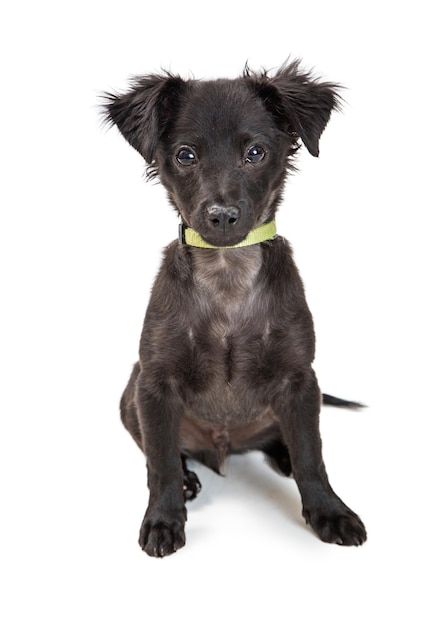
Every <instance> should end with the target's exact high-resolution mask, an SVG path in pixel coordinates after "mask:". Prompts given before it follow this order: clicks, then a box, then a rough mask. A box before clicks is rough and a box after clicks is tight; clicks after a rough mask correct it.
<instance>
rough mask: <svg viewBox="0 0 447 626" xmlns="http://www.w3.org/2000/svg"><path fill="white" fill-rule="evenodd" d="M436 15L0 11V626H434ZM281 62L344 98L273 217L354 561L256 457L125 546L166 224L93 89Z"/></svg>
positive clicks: (169, 233) (441, 89) (158, 201)
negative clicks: (331, 85) (306, 335)
mask: <svg viewBox="0 0 447 626" xmlns="http://www.w3.org/2000/svg"><path fill="white" fill-rule="evenodd" d="M441 11H443V9H442V3H441V2H435V1H433V2H431V1H430V0H426V1H425V2H413V1H411V0H410V1H406V2H404V1H401V2H399V1H395V2H392V1H390V0H387V1H385V2H380V1H376V2H374V3H361V2H354V1H352V2H348V1H343V0H339V1H337V2H330V1H328V2H322V1H313V2H310V1H308V0H307V1H306V2H301V1H299V0H294V1H293V2H292V1H290V2H284V1H281V0H277V1H276V2H272V3H266V2H264V3H260V2H259V3H254V2H241V1H238V2H232V1H228V0H225V1H224V2H222V3H211V2H164V3H160V2H150V1H146V2H137V1H134V0H126V2H124V1H123V0H121V2H115V1H114V0H109V1H108V2H95V1H94V0H92V1H91V2H80V3H77V4H76V3H72V4H71V3H70V4H68V3H64V2H55V1H54V2H51V1H49V0H47V1H45V0H42V1H41V2H26V1H25V2H15V3H9V4H8V8H6V9H5V8H3V9H2V16H1V31H2V33H1V38H0V42H1V43H0V45H1V47H2V50H1V59H2V62H1V65H2V71H1V80H0V89H1V100H0V102H1V142H0V146H1V153H2V167H1V181H2V182H1V190H0V193H1V229H0V237H1V241H0V254H1V272H2V275H1V296H2V305H1V315H2V322H1V327H0V333H1V353H0V354H1V367H2V371H1V386H2V407H1V409H2V410H1V431H2V432H1V443H0V445H1V468H0V476H1V499H0V506H1V516H0V523H1V533H0V541H1V546H0V550H1V552H0V567H1V574H2V577H4V580H3V581H2V583H1V589H2V600H1V603H0V619H1V622H2V623H3V624H5V625H7V626H13V625H16V624H20V625H22V624H45V625H48V626H49V625H53V624H57V625H61V624H63V625H64V626H66V625H71V624H73V625H76V626H78V625H80V624H83V625H84V624H85V625H88V626H90V625H95V626H96V625H98V624H126V625H131V626H133V625H138V624H149V623H150V624H157V625H158V624H174V623H181V624H185V625H189V624H198V625H208V624H210V623H212V624H218V625H220V624H223V623H226V624H227V623H234V624H245V623H247V624H248V623H250V624H251V623H253V624H255V623H257V624H272V623H306V622H307V623H312V624H316V625H320V624H321V625H323V624H328V623H330V624H343V625H345V626H349V625H351V624H367V625H369V624H374V625H376V624H384V625H388V624H393V625H394V624H406V623H408V621H409V620H410V619H411V620H412V623H413V622H414V623H420V624H422V623H423V624H430V626H436V625H438V624H445V620H446V612H445V606H444V605H445V600H444V599H443V598H445V578H444V579H443V577H444V569H445V568H444V566H445V559H446V556H447V555H446V550H445V542H446V533H445V519H446V510H445V463H444V459H445V452H444V449H445V442H444V439H445V436H444V432H445V418H446V405H445V354H446V345H445V344H446V337H445V317H446V310H445V288H444V285H445V278H444V275H445V267H446V258H445V226H444V223H445V222H444V220H443V214H444V213H445V209H446V199H445V166H446V159H445V146H446V132H445V131H446V125H445V118H446V114H445V106H446V104H445V103H446V100H445V61H446V49H445V45H444V42H445V26H444V23H445V18H444V17H441ZM289 55H290V56H291V58H294V57H302V58H303V60H304V66H305V67H306V68H308V69H310V68H312V67H314V68H315V71H316V73H317V74H319V75H321V76H323V77H324V78H325V79H328V80H333V81H337V82H340V83H342V84H343V85H345V86H346V87H347V89H346V90H345V92H344V97H345V100H346V105H345V107H344V112H343V113H342V114H336V115H334V116H333V117H332V120H331V122H330V124H329V126H328V128H327V130H326V131H325V134H324V136H323V138H322V141H321V156H320V158H319V159H313V158H312V157H310V156H309V155H307V154H306V153H305V151H304V150H303V151H302V153H301V155H300V173H299V174H296V175H294V176H293V177H292V178H291V179H290V180H289V185H288V191H287V194H286V197H285V199H284V204H283V206H282V209H281V211H280V214H279V216H278V226H279V231H280V233H281V234H284V235H286V236H287V237H288V238H289V240H290V241H291V242H292V244H293V247H294V250H295V258H296V261H297V264H298V266H299V268H300V271H301V274H302V276H303V279H304V282H305V285H306V288H307V294H308V300H309V304H310V306H311V308H312V310H313V313H314V318H315V324H316V331H317V338H318V357H317V362H316V369H317V373H318V375H319V378H320V383H321V386H322V388H323V390H325V391H327V392H328V393H333V394H338V395H342V396H345V397H350V398H354V399H359V400H361V401H363V402H365V403H366V404H368V405H369V407H370V408H369V409H367V410H365V411H363V412H361V413H355V414H350V413H349V412H344V411H337V410H335V409H324V410H323V413H322V419H321V428H322V435H323V441H324V452H325V459H326V465H327V468H328V472H329V476H330V478H331V482H332V484H333V486H334V488H335V489H336V490H337V491H338V493H339V494H340V495H341V497H342V498H343V499H344V500H345V501H346V502H347V503H348V504H349V505H350V506H352V508H354V509H355V510H356V511H357V512H358V513H359V514H360V515H361V516H362V517H363V519H364V521H365V523H366V525H367V528H368V532H369V539H368V542H367V543H366V544H365V545H364V546H363V547H361V548H341V547H338V546H331V545H326V544H323V543H321V542H320V541H319V540H318V539H317V538H316V537H315V536H314V535H313V533H312V532H311V531H309V530H308V529H307V528H306V527H305V525H304V524H303V521H302V518H301V515H300V502H299V496H298V493H297V490H296V487H295V485H294V484H293V482H292V481H291V480H287V479H285V478H281V477H279V476H277V475H276V474H274V473H273V472H272V471H271V470H270V468H269V467H267V466H266V464H265V463H264V460H263V459H262V457H261V456H260V455H256V454H253V455H249V456H246V457H243V458H238V459H234V460H231V461H230V463H229V464H228V467H227V476H226V478H220V477H218V476H214V475H211V473H210V472H208V471H207V470H206V469H204V468H200V467H199V468H198V470H197V471H198V473H199V475H200V478H201V480H202V482H203V492H202V494H201V495H200V497H199V498H198V499H197V500H196V501H195V502H194V503H192V504H191V505H190V506H189V520H188V525H187V545H186V547H185V548H184V549H183V550H181V551H180V552H179V553H177V554H176V555H174V556H172V557H169V558H167V559H163V560H155V559H150V558H149V557H147V556H146V555H145V554H143V553H142V552H141V551H140V549H139V547H138V544H137V537H138V530H139V525H140V521H141V519H142V516H143V513H144V510H145V506H146V500H147V493H146V486H145V482H146V478H145V468H144V459H143V458H142V455H141V454H140V452H139V451H138V449H137V448H136V447H135V445H134V444H133V442H132V441H131V439H130V437H129V436H128V435H127V433H126V432H125V431H124V429H123V428H122V427H121V425H120V423H119V418H118V410H117V405H118V401H119V396H120V394H121V391H122V389H123V387H124V385H125V383H126V382H127V377H128V375H129V372H130V368H131V365H132V363H133V361H134V360H135V358H136V356H137V347H138V339H139V334H140V329H141V324H142V319H143V315H144V311H145V307H146V303H147V300H148V296H149V291H150V286H151V283H152V280H153V277H154V274H155V272H156V271H157V268H158V264H159V260H160V254H161V250H162V248H163V247H164V246H165V245H166V244H167V243H168V242H169V241H170V240H171V239H173V238H174V237H175V233H176V227H177V218H176V216H175V214H174V212H173V211H172V210H171V209H170V208H169V207H168V205H167V202H166V199H165V195H164V192H163V190H162V188H161V187H160V186H157V185H155V186H154V185H151V184H147V183H145V182H144V177H143V171H144V166H143V162H142V160H141V157H140V156H139V155H138V154H137V153H136V152H134V151H133V150H132V149H131V148H130V147H129V146H128V145H127V144H126V143H125V141H124V140H123V139H122V138H121V137H120V136H119V134H118V132H117V131H115V130H111V131H108V132H105V130H104V129H103V128H101V125H100V120H99V116H98V109H97V106H98V94H99V93H100V92H101V91H102V90H107V89H114V88H118V89H120V88H124V87H125V85H126V80H127V78H128V77H129V76H130V75H133V74H138V73H150V72H153V71H158V70H159V69H160V68H161V67H164V68H167V69H170V70H172V71H173V72H176V73H177V72H178V73H180V74H182V75H184V76H191V75H194V76H195V77H197V78H200V77H216V76H230V77H234V76H237V75H238V74H239V73H240V72H241V71H242V69H243V66H244V64H245V62H246V61H247V60H248V62H249V64H250V65H251V66H252V67H253V68H255V69H257V68H259V67H261V66H264V67H267V68H271V67H277V66H278V65H280V64H281V63H282V62H283V61H284V60H285V59H286V58H287V57H288V56H289Z"/></svg>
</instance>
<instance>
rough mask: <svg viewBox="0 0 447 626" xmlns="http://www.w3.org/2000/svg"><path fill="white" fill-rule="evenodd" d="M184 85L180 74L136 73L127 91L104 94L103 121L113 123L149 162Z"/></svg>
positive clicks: (149, 162)
mask: <svg viewBox="0 0 447 626" xmlns="http://www.w3.org/2000/svg"><path fill="white" fill-rule="evenodd" d="M185 85H186V83H185V81H184V80H182V79H181V78H180V77H178V76H173V75H171V74H168V73H166V74H164V75H157V74H154V75H151V76H141V77H138V78H136V79H134V80H133V82H132V88H131V89H130V91H128V92H127V93H124V94H116V93H115V94H114V93H105V94H104V98H105V100H106V101H105V103H104V105H103V115H104V119H105V121H106V123H107V124H110V125H113V124H116V125H117V126H118V128H119V130H120V131H121V134H122V135H123V137H124V138H125V139H127V141H128V142H129V143H130V145H131V146H132V147H133V148H135V150H138V152H139V153H140V154H141V155H142V156H143V157H144V159H145V160H146V162H147V163H148V164H149V165H150V164H151V163H152V161H153V158H154V153H155V148H156V146H157V142H158V140H159V138H160V136H161V134H162V133H163V131H164V129H165V127H166V125H167V123H168V121H169V119H172V115H173V114H174V112H175V109H176V104H177V102H178V99H179V95H180V94H181V93H182V92H183V90H184V89H185Z"/></svg>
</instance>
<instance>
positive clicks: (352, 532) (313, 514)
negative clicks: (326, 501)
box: [303, 508, 367, 546]
mask: <svg viewBox="0 0 447 626" xmlns="http://www.w3.org/2000/svg"><path fill="white" fill-rule="evenodd" d="M303 515H304V519H305V520H306V523H307V524H309V525H310V526H311V527H312V528H313V530H314V531H315V533H316V534H317V535H318V537H319V538H320V539H321V540H322V541H325V542H326V543H336V544H338V545H340V546H360V545H362V543H364V542H365V541H366V538H367V535H366V529H365V526H364V525H363V522H362V520H361V519H360V518H359V516H358V515H356V514H355V513H354V512H353V511H351V510H350V509H348V508H346V510H344V511H337V512H325V511H316V510H314V511H311V510H304V511H303Z"/></svg>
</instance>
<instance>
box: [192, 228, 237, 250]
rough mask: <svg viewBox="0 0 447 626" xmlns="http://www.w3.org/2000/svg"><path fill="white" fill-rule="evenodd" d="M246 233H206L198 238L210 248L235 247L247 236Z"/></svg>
mask: <svg viewBox="0 0 447 626" xmlns="http://www.w3.org/2000/svg"><path fill="white" fill-rule="evenodd" d="M248 232H249V231H247V232H245V231H244V232H238V233H236V232H228V233H217V232H212V231H211V232H210V231H208V232H206V233H200V236H201V237H202V239H203V240H204V241H206V243H207V244H209V245H211V246H216V247H217V248H226V247H228V246H236V245H237V244H238V243H241V241H243V240H244V239H245V238H246V237H247V235H248Z"/></svg>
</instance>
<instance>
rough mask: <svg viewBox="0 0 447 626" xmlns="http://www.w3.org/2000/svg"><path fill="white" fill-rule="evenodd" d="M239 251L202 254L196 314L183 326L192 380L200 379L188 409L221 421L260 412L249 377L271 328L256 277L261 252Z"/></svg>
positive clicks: (248, 417)
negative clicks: (187, 342) (186, 339)
mask: <svg viewBox="0 0 447 626" xmlns="http://www.w3.org/2000/svg"><path fill="white" fill-rule="evenodd" d="M231 252H232V253H234V252H235V251H233V250H231ZM237 252H239V254H231V255H229V254H228V253H226V254H222V255H220V254H218V255H215V257H214V258H213V257H212V258H211V262H209V263H206V257H204V256H203V257H201V258H200V261H199V262H198V263H196V266H195V294H194V298H195V301H196V302H195V306H196V312H197V315H195V316H193V317H192V318H191V319H190V325H189V328H188V330H187V335H188V340H189V342H190V347H191V355H193V356H192V361H191V371H194V372H195V373H197V375H196V376H194V377H193V379H194V380H197V379H199V380H200V382H201V389H200V392H197V390H195V391H194V394H191V396H190V401H191V402H190V406H191V409H193V410H194V414H195V415H196V417H198V418H199V419H200V420H205V421H208V420H212V421H213V422H218V423H225V424H230V423H231V422H232V421H235V422H238V423H239V422H240V420H241V419H244V420H248V421H250V420H251V419H253V417H254V413H256V412H258V411H259V407H258V406H257V405H258V402H257V401H255V399H254V396H255V395H256V390H255V387H254V385H253V384H251V380H250V377H251V376H252V375H253V373H254V370H255V367H256V363H259V362H260V361H262V360H263V356H264V354H265V351H266V345H267V343H268V336H269V332H270V323H269V321H268V316H266V315H265V311H266V306H265V302H264V297H265V294H264V293H263V290H262V288H261V286H260V281H259V278H258V274H259V270H260V267H261V261H262V258H261V251H260V250H256V249H255V250H251V251H250V252H249V253H245V254H241V253H240V252H241V251H237ZM219 253H220V251H219ZM208 260H210V259H208ZM252 396H253V397H252ZM193 405H194V407H193ZM242 416H243V417H242Z"/></svg>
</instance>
